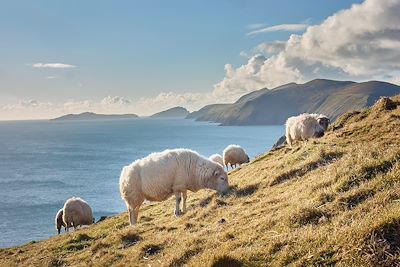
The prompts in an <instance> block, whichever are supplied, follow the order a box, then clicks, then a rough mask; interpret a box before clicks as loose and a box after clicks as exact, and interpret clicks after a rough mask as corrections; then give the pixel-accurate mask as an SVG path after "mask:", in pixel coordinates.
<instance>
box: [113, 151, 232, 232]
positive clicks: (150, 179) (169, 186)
mask: <svg viewBox="0 0 400 267" xmlns="http://www.w3.org/2000/svg"><path fill="white" fill-rule="evenodd" d="M119 188H120V193H121V197H122V199H123V200H124V202H125V204H126V206H127V209H128V213H129V223H130V225H131V226H134V225H135V224H136V222H137V218H138V214H139V208H140V205H141V204H142V203H143V201H145V200H148V201H164V200H166V199H167V198H169V197H170V196H171V195H173V194H174V195H175V197H176V206H175V215H176V216H179V215H181V214H182V213H185V212H186V198H187V190H190V191H192V192H197V191H198V190H200V189H203V188H208V189H214V190H216V191H218V192H219V193H222V194H224V193H226V192H227V191H228V188H229V184H228V174H227V173H226V172H225V170H224V168H223V167H222V166H221V165H220V164H218V163H215V162H213V161H211V160H209V159H207V158H205V157H203V156H201V155H199V154H198V153H197V152H195V151H192V150H189V149H172V150H165V151H162V152H158V153H152V154H150V155H148V156H147V157H144V158H142V159H139V160H136V161H134V162H133V163H132V164H130V165H129V166H125V167H124V168H123V169H122V172H121V176H120V180H119ZM182 198H183V206H182V212H181V210H180V203H181V199H182Z"/></svg>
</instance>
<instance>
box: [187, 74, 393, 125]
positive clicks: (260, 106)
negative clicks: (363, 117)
mask: <svg viewBox="0 0 400 267" xmlns="http://www.w3.org/2000/svg"><path fill="white" fill-rule="evenodd" d="M399 93H400V86H397V85H394V84H390V83H385V82H378V81H370V82H364V83H355V82H350V81H332V80H323V79H317V80H313V81H310V82H308V83H305V84H295V83H290V84H287V85H283V86H280V87H277V88H274V89H271V90H268V89H261V90H259V91H256V92H252V93H250V94H248V95H245V96H243V97H242V98H240V99H239V100H238V101H236V102H235V103H233V104H230V105H229V104H228V105H224V106H222V107H218V109H214V108H212V107H211V108H209V107H206V109H201V110H199V111H198V112H197V113H193V114H191V117H192V118H194V119H196V120H199V121H214V122H219V123H222V125H266V124H283V123H284V122H285V120H286V119H287V118H288V117H290V116H293V115H297V114H300V113H304V112H310V113H312V112H318V113H323V114H326V115H327V116H329V117H330V118H331V119H332V120H333V121H334V120H336V119H337V118H338V117H339V116H340V115H342V114H343V113H345V112H347V111H351V110H357V109H360V108H365V107H368V106H370V105H371V104H372V103H374V102H375V101H376V100H377V99H378V98H379V97H380V96H393V95H396V94H399Z"/></svg>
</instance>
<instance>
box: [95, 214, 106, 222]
mask: <svg viewBox="0 0 400 267" xmlns="http://www.w3.org/2000/svg"><path fill="white" fill-rule="evenodd" d="M107 218H108V216H101V217H100V219H99V220H98V221H97V222H96V223H99V222H101V221H104V220H105V219H107Z"/></svg>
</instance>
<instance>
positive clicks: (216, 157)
mask: <svg viewBox="0 0 400 267" xmlns="http://www.w3.org/2000/svg"><path fill="white" fill-rule="evenodd" d="M209 159H210V160H212V161H214V162H216V163H219V164H221V166H224V160H223V159H222V157H221V155H220V154H214V155H211V156H210V157H209Z"/></svg>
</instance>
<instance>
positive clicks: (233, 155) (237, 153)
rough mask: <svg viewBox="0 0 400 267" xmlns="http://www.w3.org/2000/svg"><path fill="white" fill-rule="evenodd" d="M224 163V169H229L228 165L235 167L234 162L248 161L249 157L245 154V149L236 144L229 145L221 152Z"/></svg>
mask: <svg viewBox="0 0 400 267" xmlns="http://www.w3.org/2000/svg"><path fill="white" fill-rule="evenodd" d="M223 157H224V164H225V166H226V169H229V165H230V166H231V168H234V167H236V164H239V165H240V164H243V163H248V162H250V158H249V156H248V155H247V153H246V151H244V149H243V148H242V147H240V146H238V145H229V146H227V147H226V148H225V149H224V153H223Z"/></svg>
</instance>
